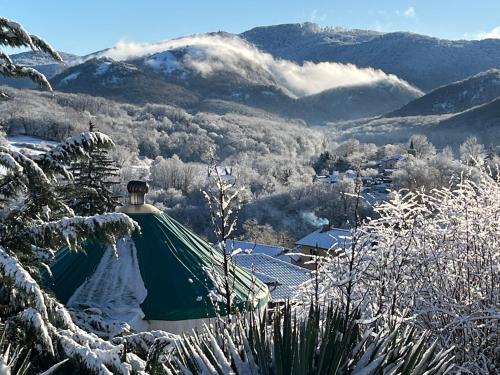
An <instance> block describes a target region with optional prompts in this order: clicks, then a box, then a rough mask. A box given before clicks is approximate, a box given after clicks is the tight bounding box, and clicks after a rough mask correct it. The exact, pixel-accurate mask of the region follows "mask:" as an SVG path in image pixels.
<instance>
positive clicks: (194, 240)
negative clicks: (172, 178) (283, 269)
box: [43, 212, 269, 321]
mask: <svg viewBox="0 0 500 375" xmlns="http://www.w3.org/2000/svg"><path fill="white" fill-rule="evenodd" d="M128 215H129V216H130V217H131V218H132V219H134V220H135V221H137V222H138V223H139V225H140V227H141V234H137V233H136V234H133V236H132V240H133V241H134V243H135V247H136V249H137V250H136V252H137V260H138V264H139V269H140V274H141V277H142V280H143V282H144V286H145V288H146V289H147V296H146V298H145V300H144V302H143V303H142V304H141V305H140V307H141V309H142V311H143V312H144V314H145V317H144V319H145V320H169V321H171V320H174V321H175V320H189V319H200V318H207V317H213V316H215V315H216V312H215V308H214V307H213V304H212V302H211V300H210V298H209V294H210V293H211V291H212V290H214V289H215V288H214V283H213V281H212V277H209V274H214V273H215V274H216V275H220V276H222V275H223V267H222V255H221V254H220V252H219V251H217V250H215V249H214V248H212V247H211V246H210V245H209V244H208V243H207V242H205V241H204V240H202V239H201V238H200V237H198V236H197V235H195V234H194V233H192V232H191V231H189V230H188V229H187V228H186V227H184V226H183V225H181V224H180V223H178V222H177V221H175V220H173V219H172V218H170V217H169V216H167V215H165V214H163V213H160V212H155V213H130V214H128ZM81 250H83V251H79V252H75V251H71V250H69V249H68V248H64V249H61V250H60V251H59V252H58V253H57V255H56V258H55V261H54V262H53V264H52V265H51V270H52V276H51V277H50V276H48V275H47V274H45V275H44V276H43V277H44V280H45V282H46V284H47V285H48V286H49V287H50V288H52V289H53V290H54V292H55V294H56V296H57V297H58V299H59V300H60V301H61V302H63V303H67V302H68V300H69V299H70V298H71V296H72V295H73V294H74V293H75V291H76V289H77V288H78V287H79V286H80V285H82V283H84V282H85V281H86V280H87V279H88V278H89V277H90V276H92V275H93V273H94V272H95V270H96V268H97V267H98V265H99V262H100V260H101V258H102V256H103V254H104V253H105V252H106V251H110V250H109V249H106V248H105V247H104V246H101V245H99V244H94V243H86V244H85V245H84V246H83V249H81ZM207 270H209V271H210V272H207ZM233 276H234V293H235V296H234V302H233V304H234V306H237V307H238V308H239V309H240V310H247V309H249V308H252V307H255V306H257V305H258V306H261V307H262V306H264V305H265V304H267V301H268V299H269V291H268V289H267V287H266V286H265V285H264V284H263V283H261V282H260V281H258V280H256V279H255V278H254V277H252V275H251V274H249V273H248V272H247V271H245V270H244V269H242V268H239V267H235V269H234V273H233V274H232V277H233ZM232 282H233V281H232ZM250 295H253V296H256V297H254V298H253V302H252V303H249V302H248V301H249V296H250ZM250 299H251V298H250ZM219 308H220V311H219V312H220V313H221V314H222V315H224V314H225V308H224V305H221V306H220V307H219Z"/></svg>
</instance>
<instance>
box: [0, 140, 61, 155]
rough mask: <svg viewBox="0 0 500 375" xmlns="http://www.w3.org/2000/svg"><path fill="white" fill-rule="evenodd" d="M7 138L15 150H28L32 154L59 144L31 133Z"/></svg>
mask: <svg viewBox="0 0 500 375" xmlns="http://www.w3.org/2000/svg"><path fill="white" fill-rule="evenodd" d="M7 140H8V141H9V144H10V147H11V148H12V149H13V150H16V151H23V152H27V153H29V154H32V155H33V154H34V155H36V154H41V153H44V152H46V151H48V150H50V149H51V148H52V147H54V146H55V145H56V144H57V142H55V141H49V140H47V139H43V138H38V137H32V136H30V135H13V136H11V137H7Z"/></svg>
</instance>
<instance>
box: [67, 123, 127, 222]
mask: <svg viewBox="0 0 500 375" xmlns="http://www.w3.org/2000/svg"><path fill="white" fill-rule="evenodd" d="M88 134H90V135H91V136H93V137H96V138H98V139H104V138H103V136H104V134H103V133H100V132H98V131H97V129H96V128H95V125H94V124H93V123H92V121H90V122H89V133H88ZM104 137H105V138H107V137H106V136H104ZM107 139H108V140H109V141H108V142H98V143H95V144H93V145H92V146H91V148H90V150H89V152H88V154H86V155H85V156H83V157H80V158H78V160H77V161H76V162H73V163H71V166H70V171H71V173H72V175H73V177H74V182H73V183H72V184H70V185H69V189H68V192H67V195H68V198H67V199H68V204H69V206H70V207H71V208H72V209H73V210H74V211H75V213H77V214H79V215H94V214H102V213H105V212H110V211H114V209H115V207H116V206H117V205H119V204H120V202H119V201H118V200H117V197H115V196H113V191H112V188H113V186H114V185H116V184H118V183H119V181H118V176H119V174H120V169H119V168H118V167H117V166H116V163H115V162H114V160H113V159H111V158H110V157H109V153H108V152H109V150H110V149H112V148H113V147H114V144H113V142H112V141H111V140H110V139H109V138H107Z"/></svg>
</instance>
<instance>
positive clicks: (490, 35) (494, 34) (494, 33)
mask: <svg viewBox="0 0 500 375" xmlns="http://www.w3.org/2000/svg"><path fill="white" fill-rule="evenodd" d="M476 37H477V39H500V26H497V27H495V28H494V29H493V30H491V31H488V32H481V33H477V35H476Z"/></svg>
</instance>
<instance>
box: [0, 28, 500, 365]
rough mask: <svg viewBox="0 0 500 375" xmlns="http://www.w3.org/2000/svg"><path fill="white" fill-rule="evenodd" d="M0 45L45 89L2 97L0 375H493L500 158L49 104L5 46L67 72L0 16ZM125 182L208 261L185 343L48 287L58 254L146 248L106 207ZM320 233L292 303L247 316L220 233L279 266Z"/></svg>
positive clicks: (470, 141) (122, 194)
mask: <svg viewBox="0 0 500 375" xmlns="http://www.w3.org/2000/svg"><path fill="white" fill-rule="evenodd" d="M26 26H27V27H29V25H26ZM0 47H2V48H3V49H0V75H1V76H4V77H9V78H13V79H21V78H28V79H29V80H32V81H34V82H35V83H36V84H37V85H40V87H41V88H42V89H41V90H31V89H30V90H28V89H19V88H14V87H11V86H7V85H5V86H0V95H1V97H0V111H1V119H0V120H1V122H0V374H6V375H7V374H18V375H21V374H177V373H178V374H241V375H243V374H245V375H246V374H262V375H264V374H297V375H299V374H358V375H361V374H422V375H423V374H495V373H498V371H500V338H499V334H498V326H499V325H498V321H499V319H500V251H499V249H500V171H499V167H500V150H499V147H498V145H495V144H482V143H481V142H480V140H479V139H480V137H479V138H478V137H475V136H472V135H471V136H467V137H464V138H463V139H461V141H460V142H454V143H450V144H449V145H448V146H443V145H444V144H445V143H446V139H443V138H439V140H438V141H437V142H435V144H433V142H432V141H431V138H432V137H427V136H426V135H425V134H423V133H420V132H410V131H408V132H403V133H401V134H399V135H398V136H395V137H394V138H393V139H387V138H385V137H383V136H381V137H380V139H373V137H371V138H370V139H371V140H370V142H364V141H362V140H359V139H357V138H354V137H352V134H351V132H350V130H349V129H348V130H347V131H345V132H344V133H343V132H342V131H341V130H340V128H335V129H333V128H328V127H326V128H324V127H317V126H308V125H307V124H305V123H304V121H302V120H297V119H296V120H293V119H292V120H290V119H284V118H283V117H281V116H279V115H277V114H272V113H270V112H266V111H263V110H262V111H261V110H257V109H255V110H250V109H249V108H248V107H244V106H241V107H235V108H233V109H232V110H231V111H230V112H227V111H222V110H221V111H219V112H215V111H210V110H203V109H199V110H197V111H188V110H186V109H185V108H182V107H181V106H178V105H176V104H174V103H169V104H158V103H155V104H153V103H148V104H139V103H127V102H123V101H120V100H113V99H110V98H105V97H99V96H94V95H90V94H84V93H68V92H61V91H58V90H57V89H54V88H53V87H52V85H51V82H50V81H49V80H48V79H47V78H46V77H45V76H44V74H42V73H41V72H39V71H37V70H36V69H34V68H31V67H26V66H22V65H19V64H17V63H16V62H15V61H13V60H12V59H11V58H10V57H9V54H8V53H7V52H4V50H6V48H9V49H12V48H27V49H30V50H32V51H38V52H43V53H46V54H47V55H48V56H50V58H51V59H53V60H54V62H55V63H63V58H62V57H61V55H60V54H59V53H58V52H57V51H56V50H55V49H53V48H52V47H51V46H50V45H49V44H48V43H47V42H46V41H44V40H43V39H41V38H40V37H38V36H35V35H33V34H30V33H29V32H28V31H26V29H25V28H24V27H23V26H22V25H20V24H19V23H17V22H15V21H12V20H9V19H7V18H0ZM23 137H28V138H29V139H31V141H26V139H27V138H26V139H24V140H23ZM33 139H34V140H35V141H34V142H33ZM360 139H363V138H362V137H361V138H360ZM435 139H436V137H434V138H433V140H435ZM372 141H373V143H371V142H372ZM384 165H386V166H385V167H384ZM138 180H141V181H147V182H148V185H144V186H148V189H146V190H144V191H143V193H145V192H147V193H148V195H147V203H149V204H151V205H153V206H154V207H155V209H157V210H158V211H160V212H162V215H163V214H165V216H167V215H168V216H167V217H168V218H170V217H171V218H173V219H172V220H174V221H175V223H177V222H178V223H182V225H183V226H185V227H186V228H188V230H189V231H192V232H193V233H196V235H197V236H199V238H200V239H201V240H199V241H200V242H201V241H203V243H207V244H210V246H209V247H210V250H209V251H210V252H212V251H213V254H214V255H213V259H211V262H212V263H210V264H211V267H212V269H208V268H204V269H203V270H204V272H206V275H204V276H203V278H205V279H209V281H210V282H211V283H212V284H213V289H212V290H210V292H209V293H207V298H208V299H209V301H210V303H211V304H213V306H212V307H211V308H213V310H214V311H215V312H216V313H215V316H214V317H213V318H212V319H210V320H208V319H207V320H206V321H205V322H204V323H203V325H200V326H197V327H196V328H195V329H190V330H186V331H185V332H182V333H178V332H175V333H174V332H169V331H167V330H163V329H148V330H139V329H137V328H136V327H135V326H133V325H132V324H127V322H124V321H117V320H116V319H110V317H109V316H107V315H106V313H105V312H104V309H103V310H102V311H99V309H97V308H96V307H89V308H86V309H83V310H81V309H77V308H75V307H74V306H68V304H66V303H63V302H61V301H60V300H59V299H58V296H57V295H56V293H55V292H54V291H53V290H51V288H50V287H49V286H48V285H47V283H46V282H45V279H46V278H47V277H50V276H51V274H52V265H53V263H54V262H57V261H59V260H60V259H61V249H64V250H65V251H68V252H70V253H80V254H81V253H86V250H84V247H85V246H87V244H88V243H99V244H102V246H103V247H104V248H105V249H106V250H105V251H106V252H108V253H109V262H111V263H112V262H114V261H116V262H118V261H119V259H120V258H121V257H123V246H122V245H123V243H124V242H123V241H130V239H131V238H133V236H140V235H141V234H142V235H144V236H147V235H148V233H149V232H148V231H147V230H148V229H147V228H145V227H144V228H141V225H140V224H139V223H138V221H137V220H135V216H133V215H128V214H127V211H121V210H120V209H118V210H117V209H116V207H127V202H128V199H129V197H128V195H129V194H134V193H137V192H138V191H134V190H130V188H129V190H128V191H127V183H128V182H129V181H138ZM138 186H139V185H138ZM140 186H143V185H140ZM139 193H140V191H139ZM142 203H144V202H142ZM169 220H170V219H169ZM325 224H326V225H329V226H332V227H335V228H341V229H346V230H347V233H348V234H349V235H348V236H347V237H348V238H345V239H344V240H345V241H343V243H342V244H337V246H336V247H335V248H334V249H333V248H332V249H329V250H330V251H328V253H326V254H323V253H319V252H318V253H315V254H309V255H308V256H307V262H308V263H310V264H313V265H314V270H313V271H311V273H310V277H309V280H308V281H307V282H305V283H302V284H301V285H297V287H296V288H295V289H296V290H295V291H294V298H293V299H290V300H286V301H281V302H280V303H269V304H268V305H266V306H258V308H257V304H256V303H254V304H253V305H252V303H253V302H252V301H254V299H255V300H256V294H255V295H254V292H253V289H251V290H250V289H248V290H247V295H246V296H240V295H239V294H238V293H239V290H237V289H238V288H237V284H238V282H240V280H239V279H238V277H239V276H237V275H238V272H240V271H239V268H238V267H239V266H237V263H236V260H235V259H236V258H237V256H238V253H239V252H241V249H230V251H229V252H228V251H227V250H226V241H227V240H228V239H239V240H246V241H251V242H254V243H261V244H268V245H273V246H280V247H283V248H286V249H291V250H290V251H291V253H293V252H294V251H298V250H297V249H296V248H294V244H295V243H296V242H297V241H298V240H299V239H300V238H301V237H304V236H305V235H307V234H308V233H310V232H312V231H314V230H316V229H318V227H321V226H324V225H325ZM171 225H177V224H171ZM176 228H177V227H176ZM180 232H182V230H180ZM186 233H187V232H182V233H181V234H182V238H188V240H189V241H188V242H190V243H196V246H201V245H199V244H198V242H197V241H198V237H196V239H195V240H193V238H194V237H189V236H190V235H189V234H186ZM179 236H181V235H179ZM134 238H136V237H134ZM346 239H347V240H346ZM186 241H187V240H186ZM193 246H194V245H193ZM203 246H204V245H203ZM134 249H135V245H134ZM134 251H136V250H134ZM137 251H139V247H137ZM210 254H212V253H210ZM85 255H88V254H84V256H85ZM300 255H301V256H304V254H300ZM134 256H135V255H134ZM136 258H137V257H136ZM136 261H137V259H136ZM214 264H215V265H214ZM117 268H119V267H118V266H117ZM217 270H220V272H219V271H217ZM216 271H217V272H216ZM76 272H77V270H75V273H76ZM256 275H257V273H254V274H252V272H249V273H248V275H247V276H245V277H248V280H251V281H250V284H252V287H253V286H255V285H261V284H259V283H260V281H259V282H257V281H256V280H257V276H256ZM198 276H200V278H202V276H201V275H198ZM139 278H140V275H139ZM189 280H190V281H189V283H193V281H192V280H191V279H189ZM236 280H237V281H236ZM141 282H142V281H141ZM264 284H266V283H264ZM264 284H262V285H264ZM266 285H268V284H266ZM268 286H269V285H268ZM179 288H180V285H179ZM263 288H265V289H266V290H267V287H263ZM134 292H136V291H134ZM163 295H164V298H165V299H168V298H169V291H168V290H165V291H163ZM110 298H111V297H110ZM199 298H200V300H201V297H199ZM203 298H205V296H203ZM240 299H241V301H240ZM143 301H144V300H143ZM241 306H244V307H241Z"/></svg>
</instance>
